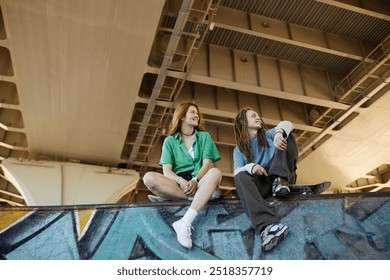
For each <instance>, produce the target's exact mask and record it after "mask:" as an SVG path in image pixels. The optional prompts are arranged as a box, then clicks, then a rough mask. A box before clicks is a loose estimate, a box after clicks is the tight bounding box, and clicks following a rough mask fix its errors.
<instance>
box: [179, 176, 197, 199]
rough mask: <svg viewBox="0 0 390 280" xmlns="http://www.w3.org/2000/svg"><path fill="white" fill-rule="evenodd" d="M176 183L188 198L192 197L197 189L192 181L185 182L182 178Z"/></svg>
mask: <svg viewBox="0 0 390 280" xmlns="http://www.w3.org/2000/svg"><path fill="white" fill-rule="evenodd" d="M177 183H178V184H179V186H180V188H181V189H182V190H183V193H184V194H185V195H188V196H190V195H194V194H195V192H196V190H197V187H198V185H197V183H196V182H195V181H194V180H189V181H187V180H186V179H184V178H182V177H181V178H179V179H178V181H177Z"/></svg>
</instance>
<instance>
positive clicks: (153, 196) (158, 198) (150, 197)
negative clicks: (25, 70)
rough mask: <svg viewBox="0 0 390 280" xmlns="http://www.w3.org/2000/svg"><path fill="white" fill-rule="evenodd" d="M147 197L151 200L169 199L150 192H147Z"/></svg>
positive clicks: (162, 200)
mask: <svg viewBox="0 0 390 280" xmlns="http://www.w3.org/2000/svg"><path fill="white" fill-rule="evenodd" d="M148 199H149V200H150V201H151V202H164V201H170V199H168V198H164V197H161V196H157V195H152V194H148Z"/></svg>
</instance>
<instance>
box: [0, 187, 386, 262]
mask: <svg viewBox="0 0 390 280" xmlns="http://www.w3.org/2000/svg"><path fill="white" fill-rule="evenodd" d="M188 206H189V203H186V202H183V203H175V202H172V203H160V204H159V203H142V204H139V203H137V204H104V205H82V206H44V207H9V208H8V207H1V208H0V259H10V260H14V259H18V260H30V259H32V260H53V259H60V260H68V259H91V260H93V259H105V260H108V259H114V260H123V259H141V260H148V259H153V260H154V259H165V260H172V259H196V260H199V259H224V260H233V259H239V260H247V259H249V260H253V259H270V260H271V259H288V260H305V259H342V260H346V259H364V260H372V259H390V192H381V193H364V194H339V195H333V194H332V195H318V196H312V197H291V198H288V199H283V200H273V201H272V202H271V206H270V207H273V208H275V209H276V211H277V212H278V213H279V214H280V215H281V217H282V222H283V223H284V224H286V225H288V226H289V227H290V233H289V235H288V236H287V238H286V239H285V240H284V241H283V242H282V243H281V244H280V245H279V246H278V247H276V248H275V249H274V250H272V251H271V252H268V253H264V252H262V251H261V246H260V244H261V242H260V235H259V233H257V232H255V231H254V230H253V229H252V227H251V225H250V222H249V220H248V218H247V217H246V215H245V213H244V211H243V208H242V207H241V205H240V203H239V201H238V200H236V199H229V200H220V201H215V202H211V203H209V204H208V205H207V206H206V207H205V208H204V209H203V210H202V211H201V212H200V213H199V215H198V217H197V219H196V220H195V222H194V224H193V226H194V228H195V230H193V233H192V239H193V243H194V246H193V248H192V249H191V250H187V249H185V248H183V247H181V245H180V244H179V243H178V242H177V240H176V235H175V232H174V231H173V229H172V227H171V223H173V222H174V221H175V220H177V219H179V218H180V217H181V216H182V215H184V213H185V211H186V209H187V207H188Z"/></svg>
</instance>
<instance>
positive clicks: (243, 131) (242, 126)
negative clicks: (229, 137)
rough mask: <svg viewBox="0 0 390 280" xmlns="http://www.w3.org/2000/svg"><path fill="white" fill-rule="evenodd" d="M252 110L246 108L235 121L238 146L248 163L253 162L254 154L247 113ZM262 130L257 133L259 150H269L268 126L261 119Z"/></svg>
mask: <svg viewBox="0 0 390 280" xmlns="http://www.w3.org/2000/svg"><path fill="white" fill-rule="evenodd" d="M249 110H252V111H253V109H252V108H249V107H246V108H244V109H242V110H241V111H240V112H239V113H238V114H237V116H236V119H235V121H234V135H235V137H236V143H237V146H238V147H239V148H240V150H241V152H243V153H244V155H245V157H246V159H247V161H248V162H252V159H253V152H252V149H251V139H250V135H249V131H248V119H247V116H246V113H247V112H248V111H249ZM260 120H261V129H259V130H258V131H257V140H258V142H257V148H258V149H260V147H261V146H263V147H264V149H266V148H267V139H266V137H265V131H266V130H267V126H266V124H265V123H264V121H263V119H261V118H260Z"/></svg>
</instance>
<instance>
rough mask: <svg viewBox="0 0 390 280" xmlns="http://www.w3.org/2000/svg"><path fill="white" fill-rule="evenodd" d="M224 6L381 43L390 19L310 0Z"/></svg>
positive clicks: (226, 0) (235, 0)
mask: <svg viewBox="0 0 390 280" xmlns="http://www.w3.org/2000/svg"><path fill="white" fill-rule="evenodd" d="M221 6H225V7H229V8H233V9H238V10H241V11H245V12H248V13H254V14H258V15H263V16H266V17H270V18H274V19H278V20H282V21H286V22H289V23H294V24H298V25H302V26H306V27H309V28H314V29H318V30H323V31H324V32H329V33H333V34H338V35H340V36H343V37H348V38H351V39H356V40H359V41H365V42H369V43H371V44H373V45H377V44H379V43H380V42H381V41H383V40H384V39H385V38H386V37H387V36H388V35H389V34H390V21H387V20H385V19H379V18H375V17H372V16H369V15H365V14H361V13H357V12H353V11H349V10H345V9H342V8H339V7H335V6H330V5H327V4H324V3H319V2H317V1H309V0H289V1H285V0H259V1H253V0H222V2H221Z"/></svg>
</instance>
